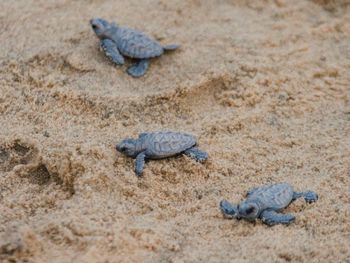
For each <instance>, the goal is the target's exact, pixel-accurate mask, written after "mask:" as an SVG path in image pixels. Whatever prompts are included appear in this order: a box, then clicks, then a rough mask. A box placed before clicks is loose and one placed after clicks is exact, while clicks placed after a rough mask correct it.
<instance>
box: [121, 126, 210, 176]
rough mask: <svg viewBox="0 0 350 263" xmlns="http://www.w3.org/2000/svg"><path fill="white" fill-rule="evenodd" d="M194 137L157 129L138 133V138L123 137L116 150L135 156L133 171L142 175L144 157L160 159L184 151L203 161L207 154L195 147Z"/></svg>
mask: <svg viewBox="0 0 350 263" xmlns="http://www.w3.org/2000/svg"><path fill="white" fill-rule="evenodd" d="M196 144H197V140H196V138H195V137H194V136H193V135H191V134H187V133H183V132H172V131H159V132H145V133H141V134H139V137H138V139H136V140H135V139H130V138H127V139H124V140H122V141H121V142H120V143H119V144H118V145H117V146H116V149H117V151H119V152H121V153H123V154H125V155H127V156H129V157H133V158H136V168H135V172H136V175H137V176H141V175H142V171H143V167H144V164H145V159H161V158H167V157H171V156H175V155H177V154H181V153H184V154H186V155H187V156H189V157H191V158H193V159H195V160H197V161H200V162H202V161H205V160H207V159H208V154H207V153H206V152H203V151H201V150H199V149H198V148H197V147H195V146H196Z"/></svg>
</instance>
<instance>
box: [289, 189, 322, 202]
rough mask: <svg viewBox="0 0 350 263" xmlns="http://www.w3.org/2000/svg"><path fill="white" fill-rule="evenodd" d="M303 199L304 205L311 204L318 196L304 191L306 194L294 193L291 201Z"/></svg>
mask: <svg viewBox="0 0 350 263" xmlns="http://www.w3.org/2000/svg"><path fill="white" fill-rule="evenodd" d="M300 197H303V198H304V200H305V202H306V203H309V204H310V203H313V202H316V201H317V199H318V195H317V194H316V193H315V192H313V191H306V192H294V193H293V201H294V200H296V199H298V198H300Z"/></svg>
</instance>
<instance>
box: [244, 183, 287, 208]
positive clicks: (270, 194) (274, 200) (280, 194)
mask: <svg viewBox="0 0 350 263" xmlns="http://www.w3.org/2000/svg"><path fill="white" fill-rule="evenodd" d="M293 192H294V191H293V187H292V186H291V185H290V184H287V183H279V184H272V185H266V186H262V187H259V188H256V189H255V190H254V191H253V192H252V193H251V194H250V195H249V196H248V198H247V200H258V201H259V203H260V204H262V205H263V208H264V209H267V208H271V209H274V210H279V209H282V208H285V207H286V206H288V205H289V204H290V202H291V201H292V199H293Z"/></svg>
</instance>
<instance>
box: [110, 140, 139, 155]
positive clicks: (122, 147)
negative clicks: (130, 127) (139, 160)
mask: <svg viewBox="0 0 350 263" xmlns="http://www.w3.org/2000/svg"><path fill="white" fill-rule="evenodd" d="M115 148H116V149H117V151H118V152H121V153H123V154H125V155H126V156H129V157H136V155H137V154H138V151H137V149H136V140H134V139H129V138H127V139H124V140H122V141H121V142H120V143H118V144H117V146H116V147H115Z"/></svg>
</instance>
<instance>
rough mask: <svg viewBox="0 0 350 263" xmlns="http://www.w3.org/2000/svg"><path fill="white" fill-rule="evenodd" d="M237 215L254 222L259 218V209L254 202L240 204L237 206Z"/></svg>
mask: <svg viewBox="0 0 350 263" xmlns="http://www.w3.org/2000/svg"><path fill="white" fill-rule="evenodd" d="M238 213H239V216H240V217H241V218H244V219H248V220H254V219H256V218H257V217H258V216H259V214H260V208H259V205H258V204H257V203H256V202H251V201H250V202H242V203H240V205H239V206H238Z"/></svg>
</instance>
